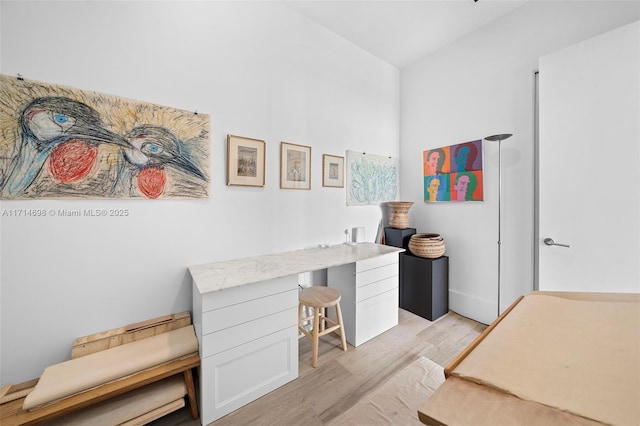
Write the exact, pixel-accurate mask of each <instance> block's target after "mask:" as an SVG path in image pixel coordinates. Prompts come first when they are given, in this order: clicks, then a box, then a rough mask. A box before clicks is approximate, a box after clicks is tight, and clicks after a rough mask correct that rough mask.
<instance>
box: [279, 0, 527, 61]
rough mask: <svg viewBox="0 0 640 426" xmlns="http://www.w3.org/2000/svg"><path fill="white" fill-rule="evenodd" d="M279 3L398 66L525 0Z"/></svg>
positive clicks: (391, 0) (461, 35)
mask: <svg viewBox="0 0 640 426" xmlns="http://www.w3.org/2000/svg"><path fill="white" fill-rule="evenodd" d="M284 3H285V4H287V5H288V6H289V7H291V8H292V9H295V10H297V11H298V12H300V13H301V14H303V15H305V16H306V17H308V18H309V19H311V20H313V21H315V22H317V23H318V24H320V25H322V26H324V27H325V28H327V29H329V30H330V31H332V32H334V33H336V34H338V35H340V36H342V37H344V38H345V39H347V40H350V41H351V42H353V43H354V44H356V45H358V46H360V47H361V48H362V49H364V50H366V51H368V52H370V53H372V54H373V55H375V56H377V57H378V58H380V59H382V60H384V61H386V62H388V63H389V64H391V65H393V66H395V67H397V68H399V69H400V68H403V67H405V66H407V65H410V64H412V63H414V62H416V61H417V60H419V59H421V58H423V57H424V56H426V55H428V54H430V53H433V52H435V51H436V50H438V49H440V48H441V47H444V46H446V45H448V44H450V43H452V42H453V41H455V40H457V39H459V38H461V37H463V36H464V35H466V34H468V33H470V32H472V31H474V30H476V29H478V28H480V27H482V26H484V25H487V24H489V23H490V22H491V21H493V20H495V19H498V18H499V17H501V16H502V15H505V14H507V13H509V12H511V11H513V10H514V9H516V8H518V7H520V6H522V5H524V4H525V3H526V1H520V0H508V1H506V0H479V1H478V2H474V1H473V0H411V1H406V0H316V1H310V0H303V1H300V0H298V1H295V0H294V1H284Z"/></svg>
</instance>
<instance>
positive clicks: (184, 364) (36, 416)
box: [0, 352, 200, 426]
mask: <svg viewBox="0 0 640 426" xmlns="http://www.w3.org/2000/svg"><path fill="white" fill-rule="evenodd" d="M199 365H200V355H199V354H198V353H197V352H194V353H193V354H190V355H186V356H184V357H181V358H178V359H175V360H172V361H169V362H167V363H164V364H160V365H158V366H155V367H152V368H149V369H146V370H143V371H140V372H137V373H135V374H132V375H129V376H127V377H123V378H121V379H118V380H114V381H112V382H109V383H105V384H102V385H100V386H97V387H94V388H91V389H88V390H86V391H84V392H80V393H78V394H75V395H72V396H69V397H67V398H64V399H61V400H58V401H55V402H52V403H50V404H48V405H45V406H43V407H40V408H37V409H35V410H31V411H25V410H23V409H22V403H23V401H24V399H22V398H21V399H17V400H15V401H12V402H10V403H8V404H6V405H5V406H3V409H2V415H1V416H0V419H1V420H2V422H0V423H2V426H13V425H31V424H37V423H41V422H45V421H47V420H50V419H53V418H55V417H59V416H62V415H65V414H68V413H71V412H73V411H76V410H79V409H81V408H84V407H88V406H90V405H93V404H96V403H98V402H102V401H105V400H107V399H109V398H112V397H114V396H116V395H120V394H123V393H126V392H129V391H131V390H133V389H137V388H139V387H142V386H145V385H148V384H150V383H154V382H157V381H158V380H162V379H164V378H166V377H169V376H173V375H175V374H179V373H183V372H185V371H186V370H190V369H192V368H195V367H197V366H199ZM187 385H188V384H187ZM190 399H191V398H190Z"/></svg>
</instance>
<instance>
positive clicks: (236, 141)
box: [227, 135, 266, 186]
mask: <svg viewBox="0 0 640 426" xmlns="http://www.w3.org/2000/svg"><path fill="white" fill-rule="evenodd" d="M265 150H266V144H265V142H264V141H262V140H259V139H251V138H244V137H242V136H235V135H227V185H241V186H264V157H265Z"/></svg>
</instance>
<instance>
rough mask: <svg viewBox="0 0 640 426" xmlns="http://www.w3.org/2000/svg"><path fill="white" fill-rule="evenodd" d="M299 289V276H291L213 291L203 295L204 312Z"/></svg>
mask: <svg viewBox="0 0 640 426" xmlns="http://www.w3.org/2000/svg"><path fill="white" fill-rule="evenodd" d="M297 288H298V275H289V276H286V277H281V278H274V279H272V280H268V281H262V282H257V283H253V284H247V285H243V286H239V287H234V288H228V289H225V290H222V291H212V292H211V293H206V294H203V295H202V311H203V312H207V311H211V310H214V309H219V308H224V307H225V306H231V305H237V304H238V303H242V302H246V301H248V300H253V299H259V298H261V297H265V296H270V295H272V294H277V293H282V292H285V291H287V290H293V289H297Z"/></svg>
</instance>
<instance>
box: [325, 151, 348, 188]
mask: <svg viewBox="0 0 640 426" xmlns="http://www.w3.org/2000/svg"><path fill="white" fill-rule="evenodd" d="M322 186H329V187H333V188H344V157H339V156H337V155H329V154H323V155H322Z"/></svg>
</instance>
